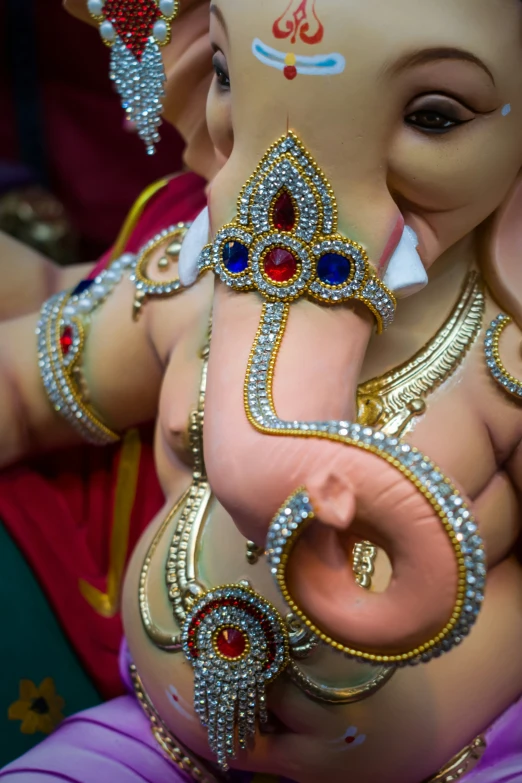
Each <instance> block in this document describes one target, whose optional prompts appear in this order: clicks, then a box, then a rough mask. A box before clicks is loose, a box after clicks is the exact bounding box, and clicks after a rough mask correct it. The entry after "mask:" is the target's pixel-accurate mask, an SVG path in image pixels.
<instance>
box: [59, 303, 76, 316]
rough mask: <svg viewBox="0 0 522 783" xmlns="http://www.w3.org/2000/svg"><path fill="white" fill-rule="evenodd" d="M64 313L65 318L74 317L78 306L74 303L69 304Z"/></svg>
mask: <svg viewBox="0 0 522 783" xmlns="http://www.w3.org/2000/svg"><path fill="white" fill-rule="evenodd" d="M62 315H63V316H64V318H72V316H73V315H76V307H73V306H72V305H67V307H64V308H63V313H62Z"/></svg>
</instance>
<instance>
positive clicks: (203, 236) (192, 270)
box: [178, 207, 210, 288]
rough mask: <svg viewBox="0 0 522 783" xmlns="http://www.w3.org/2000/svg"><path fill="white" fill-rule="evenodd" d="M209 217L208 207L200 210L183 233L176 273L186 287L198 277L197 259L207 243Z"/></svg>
mask: <svg viewBox="0 0 522 783" xmlns="http://www.w3.org/2000/svg"><path fill="white" fill-rule="evenodd" d="M209 232H210V219H209V214H208V207H205V209H204V210H203V212H200V213H199V215H198V216H197V218H196V219H195V221H194V222H193V223H192V225H191V227H190V228H189V230H188V231H187V233H186V234H185V239H184V240H183V244H182V245H181V251H180V254H179V263H178V274H179V279H180V282H181V285H183V286H185V288H187V287H188V286H191V285H192V284H193V283H195V282H196V280H197V278H198V259H199V256H200V255H201V251H202V250H203V248H204V247H205V245H206V244H208V235H209Z"/></svg>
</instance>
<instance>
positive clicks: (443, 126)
mask: <svg viewBox="0 0 522 783" xmlns="http://www.w3.org/2000/svg"><path fill="white" fill-rule="evenodd" d="M405 122H406V124H407V125H411V126H412V127H414V128H419V130H423V131H427V132H428V133H446V132H447V131H449V130H451V128H455V127H456V126H458V125H464V121H462V120H459V119H457V118H456V117H450V116H448V115H447V114H442V113H441V112H438V111H428V110H426V111H416V112H413V114H409V115H408V116H407V117H406V119H405Z"/></svg>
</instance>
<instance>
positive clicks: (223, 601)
mask: <svg viewBox="0 0 522 783" xmlns="http://www.w3.org/2000/svg"><path fill="white" fill-rule="evenodd" d="M183 650H184V652H185V655H186V657H187V659H188V660H189V662H190V663H191V664H192V666H193V668H194V708H195V711H196V713H197V714H198V716H199V718H200V720H201V722H202V724H203V725H204V726H205V727H206V728H207V731H208V740H209V744H210V747H211V749H212V751H213V752H214V753H215V754H216V757H217V761H218V763H219V765H220V766H221V767H222V768H223V769H224V770H226V769H228V761H229V759H231V758H234V756H235V751H236V745H237V744H239V746H240V747H241V748H245V747H246V745H247V741H248V738H249V737H253V736H254V735H255V732H256V725H257V722H258V721H259V722H261V723H263V722H266V720H267V712H266V695H265V690H266V686H267V685H268V683H270V682H271V681H272V680H274V679H275V678H276V677H278V676H279V674H281V672H282V671H283V670H284V669H285V667H286V665H287V663H288V633H287V630H286V626H285V623H284V621H283V619H282V618H281V616H280V614H279V612H278V611H277V609H275V608H274V607H273V606H272V605H271V604H270V603H269V602H268V601H266V600H265V599H264V598H263V597H262V596H260V595H258V594H257V593H256V592H254V591H253V590H251V589H250V588H249V587H244V586H242V585H225V586H224V587H218V588H216V589H215V590H211V591H209V592H208V593H205V595H203V596H202V597H201V598H200V599H199V600H198V601H197V603H196V604H195V606H194V607H193V608H192V610H191V612H190V614H189V615H188V617H187V620H186V622H185V626H184V628H183Z"/></svg>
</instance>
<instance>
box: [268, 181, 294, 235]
mask: <svg viewBox="0 0 522 783" xmlns="http://www.w3.org/2000/svg"><path fill="white" fill-rule="evenodd" d="M272 220H273V221H274V226H275V227H276V228H277V230H278V231H291V230H292V229H293V228H294V226H295V224H296V219H295V209H294V202H293V201H292V197H291V196H290V193H289V192H288V191H287V190H283V192H282V193H281V194H280V195H279V196H278V197H277V199H276V202H275V204H274V211H273V212H272Z"/></svg>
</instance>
